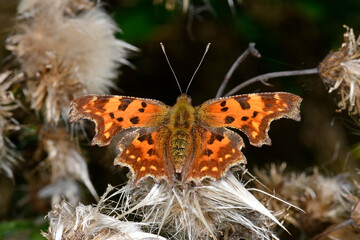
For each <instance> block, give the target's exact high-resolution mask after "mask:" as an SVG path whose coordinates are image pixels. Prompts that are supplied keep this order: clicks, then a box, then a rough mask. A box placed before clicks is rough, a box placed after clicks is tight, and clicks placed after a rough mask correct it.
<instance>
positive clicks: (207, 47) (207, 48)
mask: <svg viewBox="0 0 360 240" xmlns="http://www.w3.org/2000/svg"><path fill="white" fill-rule="evenodd" d="M209 48H210V43H208V44H207V45H206V49H205V52H204V54H203V56H202V58H201V60H200V63H199V65H198V66H197V68H196V69H195V72H194V74H193V75H192V77H191V79H190V82H189V84H188V86H187V88H186V92H185V93H187V92H188V90H189V87H190V85H191V83H192V81H193V79H194V77H195V75H196V73H197V71H198V70H199V68H200V66H201V63H202V62H203V60H204V58H205V56H206V53H207V52H208V51H209Z"/></svg>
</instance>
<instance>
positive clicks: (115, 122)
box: [70, 95, 169, 146]
mask: <svg viewBox="0 0 360 240" xmlns="http://www.w3.org/2000/svg"><path fill="white" fill-rule="evenodd" d="M168 113H169V107H168V106H166V105H165V104H164V103H162V102H160V101H156V100H150V99H141V98H134V97H125V96H111V95H86V96H83V97H79V98H77V99H75V100H73V101H72V102H71V111H70V122H74V121H77V120H79V119H89V120H92V121H94V122H95V124H96V135H95V137H94V138H93V140H92V144H93V145H94V144H97V145H99V146H104V145H107V144H109V142H110V140H111V139H112V137H113V136H114V135H115V134H116V133H118V132H120V131H121V130H124V129H126V128H130V127H153V128H154V129H156V127H157V126H159V125H160V124H161V123H162V122H163V121H165V120H166V117H167V115H168Z"/></svg>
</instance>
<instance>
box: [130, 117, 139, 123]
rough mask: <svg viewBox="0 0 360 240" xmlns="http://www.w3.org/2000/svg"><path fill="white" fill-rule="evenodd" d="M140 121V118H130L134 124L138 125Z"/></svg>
mask: <svg viewBox="0 0 360 240" xmlns="http://www.w3.org/2000/svg"><path fill="white" fill-rule="evenodd" d="M139 121H140V119H139V117H138V116H136V117H132V118H130V122H131V123H132V124H138V123H139Z"/></svg>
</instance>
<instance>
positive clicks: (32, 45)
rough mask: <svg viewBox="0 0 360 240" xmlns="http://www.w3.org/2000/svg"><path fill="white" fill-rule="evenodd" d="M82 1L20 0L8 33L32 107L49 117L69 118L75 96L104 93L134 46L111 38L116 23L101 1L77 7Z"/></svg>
mask: <svg viewBox="0 0 360 240" xmlns="http://www.w3.org/2000/svg"><path fill="white" fill-rule="evenodd" d="M85 2H86V1H85V0H83V1H80V0H79V1H75V2H74V1H62V0H55V1H45V0H41V1H40V0H38V1H35V3H33V4H29V3H28V5H26V4H25V3H24V5H25V6H24V5H20V6H24V7H21V9H20V10H19V11H20V15H19V17H18V21H19V24H18V30H17V32H16V33H15V34H13V35H12V36H10V37H9V38H8V39H7V48H8V49H9V50H10V51H11V52H12V54H13V55H14V56H16V58H17V60H18V61H19V63H20V64H21V67H22V71H23V72H24V73H25V74H26V79H27V81H26V84H27V91H28V98H29V100H30V102H31V107H32V108H33V109H35V110H36V111H42V112H43V114H44V118H45V121H46V122H47V123H55V124H57V123H58V122H59V120H60V118H61V117H62V118H64V119H67V115H68V106H69V102H70V100H72V99H73V98H74V97H76V96H78V95H81V94H85V93H107V92H108V91H109V88H110V87H114V83H113V82H112V79H113V78H115V77H116V76H117V69H118V67H119V65H120V64H128V62H127V60H126V59H125V58H126V57H127V55H128V52H129V50H130V49H131V50H136V48H134V47H132V46H131V45H129V44H127V43H125V42H123V41H120V40H117V39H116V38H115V36H114V34H115V33H116V32H117V31H119V29H118V28H117V27H116V25H115V23H114V22H113V21H112V19H111V18H110V17H109V16H108V15H107V14H106V13H105V12H104V11H103V10H101V9H100V7H98V6H94V7H93V8H90V9H87V8H85V10H84V11H79V10H78V9H79V8H80V9H82V8H84V4H82V5H81V3H85ZM76 3H78V4H80V6H79V7H78V8H75V7H74V6H75V5H76ZM76 6H77V5H76ZM69 9H70V10H69ZM71 9H75V10H71ZM76 10H77V11H76Z"/></svg>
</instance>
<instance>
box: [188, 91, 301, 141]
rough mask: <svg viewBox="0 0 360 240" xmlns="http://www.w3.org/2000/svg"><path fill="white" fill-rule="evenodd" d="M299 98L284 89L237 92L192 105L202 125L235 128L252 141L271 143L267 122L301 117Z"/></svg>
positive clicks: (298, 119)
mask: <svg viewBox="0 0 360 240" xmlns="http://www.w3.org/2000/svg"><path fill="white" fill-rule="evenodd" d="M301 101H302V99H301V98H300V97H299V96H296V95H294V94H291V93H285V92H273V93H257V94H245V95H238V96H232V97H228V98H220V99H214V100H209V101H207V102H205V103H204V104H202V105H200V106H198V107H197V108H195V111H196V115H195V117H196V119H197V120H198V121H199V122H200V123H201V124H203V125H204V126H211V127H231V128H237V129H239V130H241V131H242V132H244V133H245V134H246V135H247V137H248V138H249V140H250V143H251V144H252V145H255V146H261V145H263V144H267V145H270V144H271V140H270V138H269V136H268V130H269V126H270V123H271V122H272V121H273V120H275V119H279V118H290V119H294V120H296V121H300V103H301Z"/></svg>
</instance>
